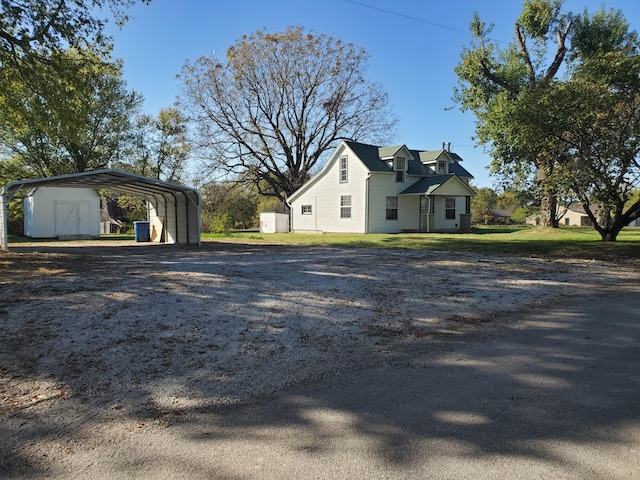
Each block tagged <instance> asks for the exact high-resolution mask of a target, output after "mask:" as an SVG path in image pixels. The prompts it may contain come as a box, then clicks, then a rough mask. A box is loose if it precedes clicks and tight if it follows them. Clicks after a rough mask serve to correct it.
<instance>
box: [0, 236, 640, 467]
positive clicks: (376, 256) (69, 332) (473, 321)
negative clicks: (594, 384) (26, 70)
mask: <svg viewBox="0 0 640 480" xmlns="http://www.w3.org/2000/svg"><path fill="white" fill-rule="evenodd" d="M0 272H1V273H2V276H1V277H0V419H1V421H0V476H3V477H7V476H8V477H10V478H39V477H41V476H43V475H52V476H55V475H58V476H59V478H64V476H65V475H67V474H68V473H69V472H73V471H74V469H76V468H78V467H79V465H80V464H83V462H85V463H86V462H89V461H90V460H89V458H90V452H91V451H94V450H95V451H99V449H100V448H103V447H104V446H105V445H118V444H120V443H122V442H123V441H124V439H125V438H129V437H130V436H131V435H134V434H135V432H141V431H145V432H153V431H154V430H161V429H166V428H169V427H170V426H171V425H172V424H176V423H180V422H185V421H187V419H188V418H189V416H190V415H202V414H207V413H210V414H211V415H214V414H215V412H217V411H219V409H221V408H226V407H227V406H228V405H229V404H238V403H247V402H253V401H256V400H257V399H260V398H264V397H265V396H268V395H270V394H273V393H274V392H277V391H281V390H283V389H287V388H290V387H291V386H294V385H298V384H302V383H305V382H309V381H312V380H316V379H320V378H325V377H328V376H331V375H338V374H340V373H341V372H351V371H354V370H357V369H361V368H364V367H370V366H374V365H379V364H386V363H389V362H401V361H402V360H403V359H404V358H411V357H415V356H416V355H433V354H437V353H439V352H443V351H447V350H450V349H452V348H455V346H456V345H457V344H459V343H460V342H468V341H469V340H470V339H473V340H478V339H482V338H483V337H484V338H486V337H487V336H489V335H496V334H499V332H500V328H501V326H503V325H504V324H505V323H506V322H517V320H518V315H519V313H521V312H529V313H530V312H535V311H540V310H543V309H545V308H549V307H551V306H556V305H558V304H562V303H563V302H564V301H566V300H567V299H568V298H570V297H571V296H573V295H576V294H585V293H588V292H589V291H597V290H598V289H601V288H602V287H607V286H615V285H623V284H633V283H635V284H637V283H638V269H637V265H632V264H626V265H612V264H605V263H600V262H597V261H586V260H563V261H546V260H543V259H538V258H505V259H496V258H494V257H484V256H480V255H476V254H465V253H449V252H433V251H393V250H374V249H345V248H327V247H291V246H265V245H241V244H224V243H205V244H204V245H203V246H201V247H190V248H189V247H175V246H173V247H172V246H159V245H158V246H155V245H154V246H152V245H144V244H120V245H118V246H117V247H116V246H109V245H103V246H100V247H94V246H92V247H87V246H83V245H82V243H76V244H72V243H69V244H64V245H63V246H62V245H61V244H57V245H53V244H52V245H47V244H38V245H37V246H35V247H33V246H31V247H25V246H20V245H18V246H14V247H13V248H12V249H11V252H10V253H2V254H0Z"/></svg>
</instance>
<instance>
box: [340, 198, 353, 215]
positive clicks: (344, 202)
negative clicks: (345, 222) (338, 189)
mask: <svg viewBox="0 0 640 480" xmlns="http://www.w3.org/2000/svg"><path fill="white" fill-rule="evenodd" d="M340 218H351V195H341V196H340Z"/></svg>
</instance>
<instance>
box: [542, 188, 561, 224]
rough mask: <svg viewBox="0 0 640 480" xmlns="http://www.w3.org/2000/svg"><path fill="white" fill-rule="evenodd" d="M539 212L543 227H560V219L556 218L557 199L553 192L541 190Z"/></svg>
mask: <svg viewBox="0 0 640 480" xmlns="http://www.w3.org/2000/svg"><path fill="white" fill-rule="evenodd" d="M540 213H541V216H542V225H543V226H544V227H550V228H560V221H559V220H558V199H557V197H556V195H555V193H554V192H542V199H541V201H540Z"/></svg>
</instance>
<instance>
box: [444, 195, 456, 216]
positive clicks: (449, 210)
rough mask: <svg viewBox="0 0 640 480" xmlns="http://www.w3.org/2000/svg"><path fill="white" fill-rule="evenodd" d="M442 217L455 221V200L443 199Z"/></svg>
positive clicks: (451, 198) (452, 198)
mask: <svg viewBox="0 0 640 480" xmlns="http://www.w3.org/2000/svg"><path fill="white" fill-rule="evenodd" d="M444 216H445V218H446V219H447V220H455V219H456V199H455V197H447V198H445V199H444Z"/></svg>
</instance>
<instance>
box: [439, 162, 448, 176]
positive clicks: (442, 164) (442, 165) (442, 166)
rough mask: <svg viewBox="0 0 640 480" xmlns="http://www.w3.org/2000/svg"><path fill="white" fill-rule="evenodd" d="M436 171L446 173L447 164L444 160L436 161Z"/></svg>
mask: <svg viewBox="0 0 640 480" xmlns="http://www.w3.org/2000/svg"><path fill="white" fill-rule="evenodd" d="M438 173H447V164H446V162H444V161H442V160H440V161H439V162H438Z"/></svg>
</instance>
